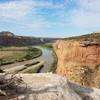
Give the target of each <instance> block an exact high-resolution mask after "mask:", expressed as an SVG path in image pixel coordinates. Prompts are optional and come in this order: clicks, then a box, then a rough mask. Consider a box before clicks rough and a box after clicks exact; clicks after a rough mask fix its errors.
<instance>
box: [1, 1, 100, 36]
mask: <svg viewBox="0 0 100 100" xmlns="http://www.w3.org/2000/svg"><path fill="white" fill-rule="evenodd" d="M0 31H11V32H14V33H15V34H17V35H26V36H36V37H41V36H42V37H68V36H75V35H81V34H86V33H90V32H100V0H0Z"/></svg>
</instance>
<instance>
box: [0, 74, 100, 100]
mask: <svg viewBox="0 0 100 100" xmlns="http://www.w3.org/2000/svg"><path fill="white" fill-rule="evenodd" d="M19 76H20V77H22V79H23V80H24V82H25V83H24V84H23V85H21V86H20V87H17V88H18V92H16V94H14V96H10V97H9V100H100V90H99V89H95V88H91V89H90V88H86V87H82V86H79V85H76V84H74V83H70V82H68V81H67V80H66V79H65V78H63V77H61V76H58V75H55V74H50V73H47V74H45V73H44V74H42V73H41V74H20V75H17V77H19ZM7 77H9V76H7ZM25 84H27V88H26V85H25ZM0 100H7V99H6V98H4V97H3V96H0Z"/></svg>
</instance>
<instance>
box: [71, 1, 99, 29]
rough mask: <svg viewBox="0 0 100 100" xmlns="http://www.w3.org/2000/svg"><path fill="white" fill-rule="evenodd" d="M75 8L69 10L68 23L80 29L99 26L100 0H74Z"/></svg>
mask: <svg viewBox="0 0 100 100" xmlns="http://www.w3.org/2000/svg"><path fill="white" fill-rule="evenodd" d="M75 1H76V4H77V9H75V10H73V11H72V12H70V24H71V25H72V26H74V27H77V28H81V29H93V28H94V29H95V28H99V27H100V0H83V1H82V0H75Z"/></svg>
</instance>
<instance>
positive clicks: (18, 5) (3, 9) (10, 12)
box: [0, 0, 32, 19]
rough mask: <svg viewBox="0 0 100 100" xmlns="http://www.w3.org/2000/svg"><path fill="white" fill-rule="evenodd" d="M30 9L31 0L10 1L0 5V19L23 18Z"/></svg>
mask: <svg viewBox="0 0 100 100" xmlns="http://www.w3.org/2000/svg"><path fill="white" fill-rule="evenodd" d="M31 8H32V0H30V2H28V1H26V0H20V1H17V0H15V1H10V2H5V3H0V18H11V19H17V18H21V17H24V16H25V15H27V14H28V13H29V11H30V10H31Z"/></svg>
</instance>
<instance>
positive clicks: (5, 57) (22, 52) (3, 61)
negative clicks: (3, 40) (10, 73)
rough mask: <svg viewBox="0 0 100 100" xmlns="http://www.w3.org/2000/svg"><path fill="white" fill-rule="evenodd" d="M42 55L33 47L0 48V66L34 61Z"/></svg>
mask: <svg viewBox="0 0 100 100" xmlns="http://www.w3.org/2000/svg"><path fill="white" fill-rule="evenodd" d="M41 54H42V51H41V50H40V49H38V48H33V47H7V48H6V47H3V48H0V65H7V64H11V63H15V62H22V61H25V60H31V59H34V58H36V57H38V56H40V55H41Z"/></svg>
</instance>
